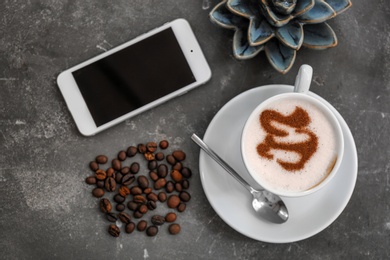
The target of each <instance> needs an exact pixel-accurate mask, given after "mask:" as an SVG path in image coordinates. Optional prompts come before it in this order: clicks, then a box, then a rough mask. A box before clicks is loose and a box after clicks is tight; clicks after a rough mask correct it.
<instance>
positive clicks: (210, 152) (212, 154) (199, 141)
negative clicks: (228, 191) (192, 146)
mask: <svg viewBox="0 0 390 260" xmlns="http://www.w3.org/2000/svg"><path fill="white" fill-rule="evenodd" d="M191 139H192V140H193V141H194V142H195V143H196V144H197V145H198V146H199V147H200V148H201V149H202V150H203V151H205V152H206V153H207V154H208V155H209V156H210V157H211V158H212V159H214V161H216V162H217V163H218V164H219V165H221V166H222V168H224V169H225V170H226V171H227V172H228V173H229V174H230V175H231V176H233V177H234V178H235V179H236V180H237V181H238V182H239V183H241V185H242V186H244V187H245V188H246V189H247V190H248V191H249V192H251V193H252V191H253V190H254V189H253V188H252V187H251V186H250V185H249V184H248V183H247V182H246V181H245V180H244V179H243V178H242V177H241V176H240V175H239V174H238V173H237V172H236V171H235V170H233V168H232V167H230V166H229V165H228V164H227V163H226V162H225V161H224V160H223V159H221V157H219V156H218V155H217V154H216V153H215V152H214V151H213V150H212V149H211V148H210V147H209V146H208V145H207V144H206V143H205V142H203V141H202V139H200V138H199V137H198V136H197V135H196V134H192V136H191Z"/></svg>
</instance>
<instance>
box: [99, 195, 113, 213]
mask: <svg viewBox="0 0 390 260" xmlns="http://www.w3.org/2000/svg"><path fill="white" fill-rule="evenodd" d="M99 206H100V210H101V211H102V212H103V213H109V212H111V209H112V205H111V202H110V201H109V200H108V199H106V198H103V199H101V200H100V203H99Z"/></svg>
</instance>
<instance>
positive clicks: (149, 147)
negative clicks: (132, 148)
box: [146, 142, 157, 153]
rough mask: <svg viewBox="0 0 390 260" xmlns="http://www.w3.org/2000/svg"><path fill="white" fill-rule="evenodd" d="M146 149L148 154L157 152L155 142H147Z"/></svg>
mask: <svg viewBox="0 0 390 260" xmlns="http://www.w3.org/2000/svg"><path fill="white" fill-rule="evenodd" d="M146 149H147V150H148V151H149V152H151V153H154V152H155V151H156V150H157V144H156V143H155V142H149V143H147V144H146Z"/></svg>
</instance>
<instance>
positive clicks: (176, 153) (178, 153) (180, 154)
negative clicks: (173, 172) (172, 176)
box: [172, 150, 186, 162]
mask: <svg viewBox="0 0 390 260" xmlns="http://www.w3.org/2000/svg"><path fill="white" fill-rule="evenodd" d="M172 156H173V157H174V158H175V159H176V161H179V162H180V161H184V160H185V159H186V154H185V152H183V151H182V150H176V151H174V152H173V153H172Z"/></svg>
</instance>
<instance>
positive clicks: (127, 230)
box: [125, 222, 135, 234]
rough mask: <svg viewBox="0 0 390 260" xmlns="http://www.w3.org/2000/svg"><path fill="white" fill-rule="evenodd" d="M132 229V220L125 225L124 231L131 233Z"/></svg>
mask: <svg viewBox="0 0 390 260" xmlns="http://www.w3.org/2000/svg"><path fill="white" fill-rule="evenodd" d="M134 229H135V223H134V222H130V223H129V224H127V225H126V227H125V231H126V233H127V234H130V233H132V232H133V231H134Z"/></svg>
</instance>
